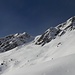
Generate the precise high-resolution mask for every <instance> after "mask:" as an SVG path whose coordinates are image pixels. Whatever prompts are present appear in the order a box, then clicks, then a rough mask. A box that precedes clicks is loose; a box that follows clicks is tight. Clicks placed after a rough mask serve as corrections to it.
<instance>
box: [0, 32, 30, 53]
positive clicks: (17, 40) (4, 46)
mask: <svg viewBox="0 0 75 75" xmlns="http://www.w3.org/2000/svg"><path fill="white" fill-rule="evenodd" d="M30 39H31V36H30V35H29V34H28V33H26V32H24V33H17V34H12V35H8V36H6V37H3V38H0V52H5V51H8V50H11V49H13V48H15V47H17V46H20V45H23V44H25V43H26V42H28V41H29V40H30Z"/></svg>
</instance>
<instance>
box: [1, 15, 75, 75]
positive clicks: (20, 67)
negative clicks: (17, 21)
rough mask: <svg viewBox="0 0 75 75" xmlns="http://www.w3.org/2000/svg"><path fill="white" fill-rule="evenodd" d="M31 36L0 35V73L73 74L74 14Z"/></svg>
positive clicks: (33, 74)
mask: <svg viewBox="0 0 75 75" xmlns="http://www.w3.org/2000/svg"><path fill="white" fill-rule="evenodd" d="M32 39H33V37H32V36H30V35H29V34H27V33H21V34H15V35H9V36H7V37H4V38H1V39H0V52H1V53H0V75H75V71H74V70H75V16H74V17H71V18H70V19H68V20H67V21H66V22H64V23H62V24H59V25H57V26H56V27H50V28H49V29H48V30H46V31H45V32H44V33H43V34H42V35H38V36H36V37H35V38H34V39H33V40H32ZM15 42H16V44H17V45H16V46H14V45H15ZM2 45H3V46H2Z"/></svg>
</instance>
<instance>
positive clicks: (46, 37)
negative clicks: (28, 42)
mask: <svg viewBox="0 0 75 75" xmlns="http://www.w3.org/2000/svg"><path fill="white" fill-rule="evenodd" d="M74 29H75V16H74V17H71V18H70V19H68V20H67V21H66V22H64V23H62V24H59V25H58V26H56V27H51V28H49V29H48V30H46V31H45V32H44V33H43V34H42V35H41V36H40V38H39V39H38V40H37V41H36V43H35V44H37V45H40V44H41V45H42V46H43V45H44V44H46V43H48V42H50V41H51V40H52V39H55V38H56V37H57V36H61V35H63V34H65V33H66V32H67V31H71V30H74Z"/></svg>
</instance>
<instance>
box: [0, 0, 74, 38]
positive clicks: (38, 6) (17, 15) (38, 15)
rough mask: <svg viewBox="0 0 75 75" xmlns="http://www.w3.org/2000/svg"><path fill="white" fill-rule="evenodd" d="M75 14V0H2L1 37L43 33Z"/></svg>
mask: <svg viewBox="0 0 75 75" xmlns="http://www.w3.org/2000/svg"><path fill="white" fill-rule="evenodd" d="M72 16H75V0H0V37H3V36H6V35H9V34H14V33H20V32H28V33H29V34H31V35H38V34H41V33H43V32H44V31H45V30H46V29H47V28H49V27H53V26H56V25H58V24H59V23H62V22H64V21H66V20H67V19H68V18H70V17H72Z"/></svg>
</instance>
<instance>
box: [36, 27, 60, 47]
mask: <svg viewBox="0 0 75 75" xmlns="http://www.w3.org/2000/svg"><path fill="white" fill-rule="evenodd" d="M59 32H60V30H59V29H56V28H55V27H51V28H49V29H48V30H46V31H45V32H44V33H43V35H41V36H40V38H39V39H38V40H37V41H36V43H35V44H37V45H40V44H42V46H43V45H44V44H45V43H48V42H50V41H51V40H52V39H55V37H56V36H57V35H58V33H59Z"/></svg>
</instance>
